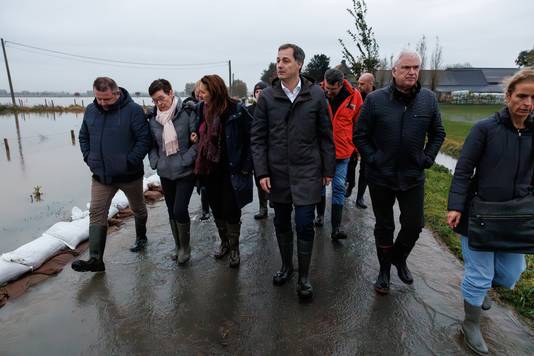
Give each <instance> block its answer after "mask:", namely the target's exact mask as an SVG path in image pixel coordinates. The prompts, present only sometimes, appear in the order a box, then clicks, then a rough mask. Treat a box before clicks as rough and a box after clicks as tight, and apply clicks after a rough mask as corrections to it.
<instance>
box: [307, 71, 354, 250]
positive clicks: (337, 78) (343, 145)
mask: <svg viewBox="0 0 534 356" xmlns="http://www.w3.org/2000/svg"><path fill="white" fill-rule="evenodd" d="M322 86H323V89H324V91H325V93H326V96H327V98H328V109H329V112H330V117H331V119H332V128H333V133H334V144H335V147H336V173H335V176H334V179H333V180H332V209H331V211H332V216H331V223H332V234H331V235H330V237H331V238H332V240H339V239H346V238H347V234H345V233H344V232H343V231H341V230H340V225H341V217H342V215H343V204H344V202H345V179H346V177H347V166H348V164H349V159H350V156H351V155H352V153H353V152H354V150H355V147H354V144H353V143H352V134H353V132H352V130H353V127H354V126H355V125H356V120H357V118H358V115H359V113H360V107H361V106H362V104H363V100H362V97H361V95H360V93H359V92H358V91H357V90H354V89H353V88H352V86H351V85H350V83H349V82H348V81H347V80H345V78H344V76H343V72H341V71H340V70H338V69H329V70H327V71H326V73H325V75H324V81H323V83H322ZM325 193H326V189H324V188H323V193H322V197H321V203H319V204H318V205H317V219H316V221H315V225H316V226H322V224H323V217H324V211H325V205H326V200H325Z"/></svg>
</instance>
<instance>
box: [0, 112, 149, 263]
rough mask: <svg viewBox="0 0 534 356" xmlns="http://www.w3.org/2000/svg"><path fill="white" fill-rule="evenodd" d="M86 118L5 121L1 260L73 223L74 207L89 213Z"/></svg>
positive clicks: (0, 168) (0, 156) (0, 164)
mask: <svg viewBox="0 0 534 356" xmlns="http://www.w3.org/2000/svg"><path fill="white" fill-rule="evenodd" d="M82 118H83V114H73V113H66V114H52V113H50V114H19V115H17V117H15V115H2V116H0V133H1V137H0V139H1V140H2V143H1V146H2V147H1V148H0V172H1V177H2V178H1V181H0V182H1V183H0V197H1V199H0V254H1V253H4V252H8V251H11V250H13V249H15V248H17V247H19V246H20V245H22V244H24V243H26V242H29V241H31V240H33V239H35V238H37V237H39V236H41V234H42V233H43V232H44V231H45V230H46V229H48V228H49V227H50V226H52V225H53V224H55V223H56V222H58V221H62V220H63V221H65V220H68V219H69V218H70V216H71V209H72V207H74V206H78V207H79V208H82V210H84V209H85V208H86V204H87V203H88V202H89V200H90V181H91V174H90V171H89V168H88V167H87V166H86V165H85V163H84V162H83V159H82V155H81V152H80V148H79V145H78V131H79V129H80V126H81V123H82ZM71 130H73V131H74V135H75V139H74V143H73V141H72V139H71ZM4 138H7V140H8V145H9V151H10V152H9V157H8V154H7V152H6V147H5V145H4V143H3V139H4ZM148 173H151V170H150V169H149V168H148V171H147V174H148ZM37 187H40V188H39V189H37ZM36 189H37V190H38V191H39V192H40V193H42V194H41V195H40V197H39V194H34V193H37V191H36ZM39 199H40V200H39Z"/></svg>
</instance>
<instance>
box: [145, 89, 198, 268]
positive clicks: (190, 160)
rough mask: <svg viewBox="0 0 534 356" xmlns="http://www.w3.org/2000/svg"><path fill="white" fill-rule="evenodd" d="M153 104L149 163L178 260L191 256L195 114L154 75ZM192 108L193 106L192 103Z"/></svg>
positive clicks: (150, 115)
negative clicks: (156, 177)
mask: <svg viewBox="0 0 534 356" xmlns="http://www.w3.org/2000/svg"><path fill="white" fill-rule="evenodd" d="M148 93H149V94H150V96H151V97H152V101H153V102H154V105H155V107H154V108H153V109H151V110H149V112H148V113H147V117H148V120H149V125H150V131H151V132H152V137H153V146H152V149H151V150H150V152H149V155H148V157H149V160H150V166H151V167H152V169H156V170H157V172H158V175H159V176H160V179H161V187H162V189H163V193H164V195H165V203H166V204H167V210H168V213H169V223H170V226H171V231H172V235H173V237H174V241H175V244H176V256H173V258H174V257H176V259H177V261H178V263H179V264H185V263H186V262H187V261H189V259H190V258H191V247H190V245H189V241H190V228H191V221H190V219H189V211H188V207H189V200H190V199H191V193H192V192H193V188H194V186H195V175H194V174H193V167H194V164H195V159H196V156H197V147H196V146H197V145H196V144H194V143H193V142H192V141H191V140H192V139H194V137H195V135H196V134H195V131H196V127H197V125H198V116H197V114H196V112H195V111H194V110H193V109H192V108H191V107H189V108H186V107H184V106H183V105H182V102H181V100H180V98H178V97H176V96H174V94H173V91H172V87H171V84H170V83H169V82H168V81H167V80H165V79H157V80H155V81H154V82H152V84H151V85H150V87H149V88H148ZM193 108H194V107H193Z"/></svg>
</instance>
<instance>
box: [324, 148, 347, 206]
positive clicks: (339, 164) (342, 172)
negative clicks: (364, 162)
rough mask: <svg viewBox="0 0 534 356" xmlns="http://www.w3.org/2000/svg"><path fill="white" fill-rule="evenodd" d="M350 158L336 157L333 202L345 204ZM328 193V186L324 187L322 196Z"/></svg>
mask: <svg viewBox="0 0 534 356" xmlns="http://www.w3.org/2000/svg"><path fill="white" fill-rule="evenodd" d="M349 160H350V158H345V159H336V173H335V175H334V179H332V204H336V205H343V203H344V202H345V180H346V179H347V167H348V166H349ZM325 195H326V187H323V190H322V191H321V196H325Z"/></svg>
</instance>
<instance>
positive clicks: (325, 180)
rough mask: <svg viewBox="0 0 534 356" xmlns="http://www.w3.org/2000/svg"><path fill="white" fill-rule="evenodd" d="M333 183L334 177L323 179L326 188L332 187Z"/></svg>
mask: <svg viewBox="0 0 534 356" xmlns="http://www.w3.org/2000/svg"><path fill="white" fill-rule="evenodd" d="M331 182H332V177H323V185H324V186H327V185H330V183H331Z"/></svg>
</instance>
